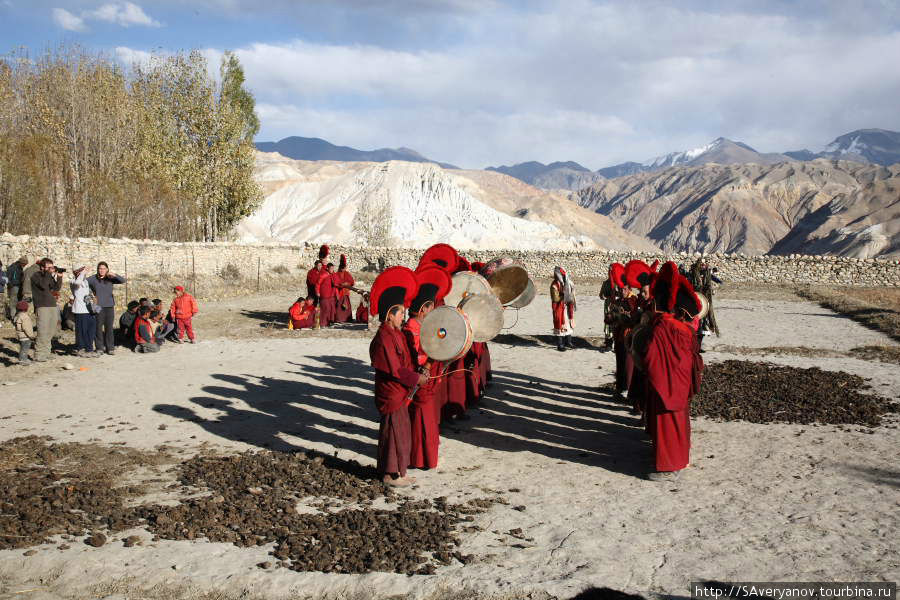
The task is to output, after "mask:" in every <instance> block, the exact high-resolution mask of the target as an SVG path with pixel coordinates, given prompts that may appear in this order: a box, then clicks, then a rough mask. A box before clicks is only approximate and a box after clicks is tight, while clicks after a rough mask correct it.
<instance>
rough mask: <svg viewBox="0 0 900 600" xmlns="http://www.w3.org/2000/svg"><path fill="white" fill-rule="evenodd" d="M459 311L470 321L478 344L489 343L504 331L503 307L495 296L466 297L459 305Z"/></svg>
mask: <svg viewBox="0 0 900 600" xmlns="http://www.w3.org/2000/svg"><path fill="white" fill-rule="evenodd" d="M459 310H461V311H462V312H463V314H465V315H466V317H467V318H468V319H469V325H470V326H471V327H472V339H473V340H475V341H476V342H489V341H491V340H492V339H494V337H496V336H497V334H498V333H500V330H501V329H503V305H502V304H500V300H499V299H498V298H497V296H495V295H493V294H475V295H474V296H466V297H465V298H463V300H462V302H460V303H459Z"/></svg>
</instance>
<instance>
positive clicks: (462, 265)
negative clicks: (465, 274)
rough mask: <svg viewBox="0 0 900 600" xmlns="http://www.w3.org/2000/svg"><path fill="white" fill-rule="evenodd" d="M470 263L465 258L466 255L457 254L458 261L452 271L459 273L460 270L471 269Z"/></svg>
mask: <svg viewBox="0 0 900 600" xmlns="http://www.w3.org/2000/svg"><path fill="white" fill-rule="evenodd" d="M471 270H472V265H471V264H470V263H469V261H468V260H466V257H465V256H463V255H462V254H460V255H459V256H458V261H457V263H456V269H454V270H453V272H454V273H459V272H460V271H471Z"/></svg>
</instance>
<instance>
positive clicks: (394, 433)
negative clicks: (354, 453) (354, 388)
mask: <svg viewBox="0 0 900 600" xmlns="http://www.w3.org/2000/svg"><path fill="white" fill-rule="evenodd" d="M369 357H370V358H371V359H372V368H374V369H375V407H376V408H377V409H378V412H379V413H380V414H381V425H380V428H379V431H378V467H377V468H378V473H379V474H381V475H384V474H385V473H399V474H400V477H404V476H405V475H406V468H407V467H408V466H409V454H410V423H409V412H408V411H407V405H408V397H409V394H410V392H411V391H412V388H413V387H414V386H415V385H416V384H417V383H418V381H419V374H418V373H416V371H415V368H414V367H413V363H412V358H411V357H410V355H409V349H408V348H407V346H406V338H405V337H404V335H403V332H401V331H400V330H398V329H394V328H393V327H391V326H390V325H389V324H387V323H382V324H381V327H379V328H378V332H377V333H376V334H375V337H374V338H373V339H372V343H371V344H370V345H369Z"/></svg>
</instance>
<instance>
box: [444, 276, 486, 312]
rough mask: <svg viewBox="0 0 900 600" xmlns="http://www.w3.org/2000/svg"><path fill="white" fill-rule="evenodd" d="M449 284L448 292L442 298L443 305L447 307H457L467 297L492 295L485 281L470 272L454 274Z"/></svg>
mask: <svg viewBox="0 0 900 600" xmlns="http://www.w3.org/2000/svg"><path fill="white" fill-rule="evenodd" d="M451 282H452V285H451V286H450V291H449V292H447V295H446V296H445V297H444V304H446V305H448V306H459V303H460V302H462V300H463V298H466V297H467V296H473V295H475V294H491V293H493V292H492V291H491V286H490V284H489V283H488V282H487V279H485V278H484V277H482V276H481V275H479V274H478V273H473V272H471V271H460V272H459V273H454V275H453V277H452V279H451Z"/></svg>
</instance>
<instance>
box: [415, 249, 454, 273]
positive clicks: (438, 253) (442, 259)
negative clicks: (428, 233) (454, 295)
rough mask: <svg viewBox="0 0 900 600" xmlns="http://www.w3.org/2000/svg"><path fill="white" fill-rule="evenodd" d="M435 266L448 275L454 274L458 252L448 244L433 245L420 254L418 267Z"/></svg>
mask: <svg viewBox="0 0 900 600" xmlns="http://www.w3.org/2000/svg"><path fill="white" fill-rule="evenodd" d="M430 264H436V265H438V266H439V267H441V268H442V269H444V270H445V271H447V272H448V273H455V272H456V267H457V265H458V264H459V252H457V251H456V248H454V247H453V246H451V245H449V244H435V245H434V246H432V247H431V248H429V249H428V250H426V251H425V252H424V253H423V254H422V258H420V259H419V266H420V267H421V266H425V265H430Z"/></svg>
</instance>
